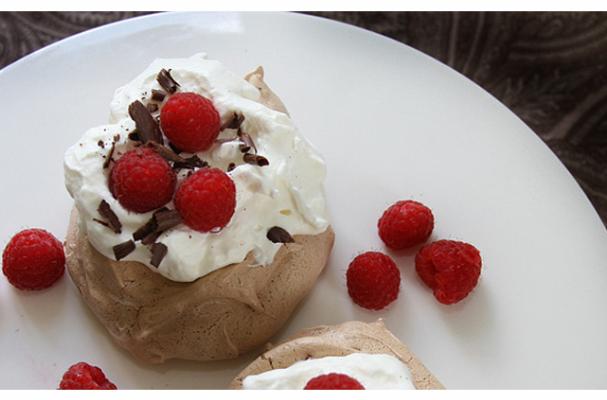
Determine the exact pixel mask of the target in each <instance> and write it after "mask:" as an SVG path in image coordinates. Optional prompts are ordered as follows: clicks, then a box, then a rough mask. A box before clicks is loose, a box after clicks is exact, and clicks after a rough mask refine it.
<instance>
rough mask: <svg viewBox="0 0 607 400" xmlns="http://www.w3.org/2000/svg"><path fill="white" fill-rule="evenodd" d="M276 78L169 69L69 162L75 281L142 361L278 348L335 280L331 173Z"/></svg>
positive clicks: (186, 66) (146, 81)
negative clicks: (315, 292) (275, 342)
mask: <svg viewBox="0 0 607 400" xmlns="http://www.w3.org/2000/svg"><path fill="white" fill-rule="evenodd" d="M263 78H264V76H263V70H262V69H261V68H258V69H257V70H255V71H254V72H252V73H250V74H249V75H247V76H246V78H245V79H242V78H238V77H237V76H235V75H234V74H232V73H230V72H229V71H227V70H226V69H225V68H224V67H223V66H222V65H221V64H220V63H219V62H217V61H212V60H208V59H207V58H206V57H205V56H204V55H195V56H192V57H190V58H187V59H170V60H156V61H155V62H154V63H152V64H151V65H150V66H149V67H148V68H147V69H146V70H145V71H144V72H143V73H142V74H140V75H139V76H138V77H136V78H135V79H134V80H133V81H132V82H131V83H129V84H128V85H126V86H124V87H122V88H119V89H118V90H117V91H116V93H115V95H114V99H113V100H112V103H111V118H110V122H111V123H110V124H109V125H105V126H101V127H97V128H93V129H91V130H89V131H87V132H86V133H85V134H84V136H83V137H82V138H81V140H79V142H78V143H76V144H75V145H73V146H72V147H71V148H70V149H68V151H67V152H66V155H65V177H66V186H67V188H68V191H69V192H70V194H71V195H72V197H73V198H74V201H75V208H74V211H73V213H72V217H71V221H70V225H69V229H68V237H67V242H66V257H67V266H68V271H69V274H70V276H71V277H72V280H73V281H74V283H75V284H76V286H77V287H78V290H79V291H80V293H81V295H82V298H83V299H84V301H85V302H86V303H87V304H88V306H89V307H90V308H91V310H92V311H93V312H94V313H95V315H96V316H97V318H98V319H99V320H100V322H101V323H102V324H103V325H104V326H105V327H106V329H107V330H108V332H109V333H110V334H111V336H112V337H113V338H114V339H115V341H116V342H117V343H118V344H119V345H121V346H122V347H124V348H125V349H127V350H129V351H130V352H131V353H132V354H133V355H135V356H136V357H137V358H139V359H142V360H145V361H149V362H154V363H159V362H163V361H165V360H167V359H171V358H182V359H193V360H218V359H226V358H234V357H237V356H238V355H239V354H241V353H243V352H246V351H248V350H250V349H253V348H255V347H256V346H259V345H261V344H263V343H265V342H266V341H267V340H268V339H269V338H270V337H271V336H272V335H273V334H274V333H275V332H276V331H277V330H278V329H279V328H280V327H281V326H282V325H283V324H284V323H285V321H286V320H287V318H288V317H289V316H290V315H291V313H292V312H293V310H294V308H295V307H296V306H297V304H298V303H299V302H300V301H301V299H302V298H303V297H305V295H306V294H307V293H308V292H309V290H310V289H311V287H312V286H313V284H314V283H315V281H316V279H317V278H318V275H319V274H320V272H321V271H322V269H323V268H324V266H325V265H326V262H327V259H328V256H329V253H330V251H331V248H332V246H333V241H334V234H333V231H332V230H331V227H330V225H329V222H328V217H327V211H326V204H325V197H324V189H323V182H324V177H325V165H324V162H323V160H322V158H321V157H320V156H319V155H318V154H317V153H316V151H315V150H314V149H313V147H312V146H311V145H309V143H308V142H307V141H306V140H305V139H304V138H303V137H301V136H300V135H299V133H298V132H297V129H296V128H295V126H294V125H293V122H292V121H291V119H290V117H289V116H288V113H287V111H286V109H285V108H284V105H283V104H282V102H281V101H280V99H279V98H278V97H277V96H276V95H275V94H274V93H272V91H271V90H270V89H269V88H268V87H267V85H266V84H265V82H264V80H263Z"/></svg>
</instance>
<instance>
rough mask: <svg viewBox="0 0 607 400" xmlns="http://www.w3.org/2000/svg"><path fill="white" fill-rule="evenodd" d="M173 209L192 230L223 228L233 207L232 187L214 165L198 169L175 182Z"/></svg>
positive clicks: (234, 193)
mask: <svg viewBox="0 0 607 400" xmlns="http://www.w3.org/2000/svg"><path fill="white" fill-rule="evenodd" d="M175 208H176V209H177V211H179V214H180V215H181V218H182V219H183V222H184V223H185V224H186V225H187V226H189V227H190V228H192V229H194V230H197V231H200V232H208V231H210V230H213V229H218V228H223V227H224V226H226V225H227V224H228V222H230V219H231V218H232V215H233V214H234V209H235V208H236V186H235V185H234V182H233V181H232V179H231V178H230V177H229V176H228V175H227V174H226V173H225V172H223V171H222V170H220V169H218V168H203V169H200V170H198V171H196V172H195V173H194V174H192V175H191V176H190V177H189V178H187V179H186V180H185V181H183V182H182V183H181V185H179V188H178V189H177V194H175Z"/></svg>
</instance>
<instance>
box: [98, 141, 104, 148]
mask: <svg viewBox="0 0 607 400" xmlns="http://www.w3.org/2000/svg"><path fill="white" fill-rule="evenodd" d="M97 146H99V147H101V148H102V149H105V142H104V141H103V140H100V141H98V142H97Z"/></svg>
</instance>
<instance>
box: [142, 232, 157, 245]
mask: <svg viewBox="0 0 607 400" xmlns="http://www.w3.org/2000/svg"><path fill="white" fill-rule="evenodd" d="M160 235H162V232H152V233H150V234H149V235H147V236H146V237H144V238H143V239H141V244H145V245H146V246H147V245H150V244H153V243H155V242H156V239H158V237H159V236H160Z"/></svg>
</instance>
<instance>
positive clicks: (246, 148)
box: [238, 143, 251, 153]
mask: <svg viewBox="0 0 607 400" xmlns="http://www.w3.org/2000/svg"><path fill="white" fill-rule="evenodd" d="M238 148H239V149H240V152H241V153H248V152H249V150H251V146H247V145H246V144H244V143H243V144H241V145H240V146H238Z"/></svg>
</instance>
